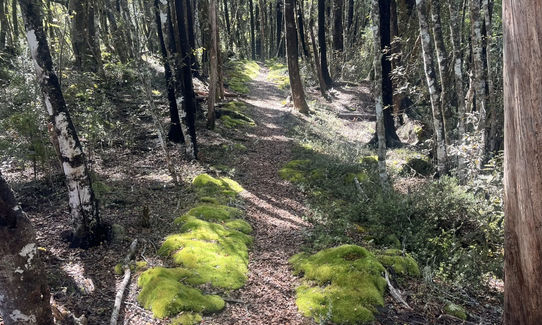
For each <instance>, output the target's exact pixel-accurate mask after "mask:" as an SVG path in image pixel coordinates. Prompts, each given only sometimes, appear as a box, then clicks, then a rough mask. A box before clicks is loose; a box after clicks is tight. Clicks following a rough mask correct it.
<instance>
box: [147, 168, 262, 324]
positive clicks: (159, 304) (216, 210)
mask: <svg viewBox="0 0 542 325" xmlns="http://www.w3.org/2000/svg"><path fill="white" fill-rule="evenodd" d="M193 186H194V189H195V191H196V192H197V194H198V196H199V198H200V201H202V202H205V203H200V204H199V205H197V206H196V207H194V208H192V209H190V210H189V211H188V212H187V213H186V214H184V215H182V216H181V217H178V218H177V219H175V221H174V224H175V225H176V227H177V229H178V232H177V233H175V234H172V235H170V236H168V237H167V238H166V240H165V241H164V243H163V244H162V247H161V248H160V249H159V251H158V253H159V254H161V255H163V256H167V257H169V258H171V260H172V262H173V264H175V265H176V266H177V267H174V268H164V267H155V268H152V269H149V270H147V271H145V272H143V273H142V275H141V276H140V277H139V279H138V285H139V287H140V288H141V293H140V294H139V297H138V301H139V302H140V303H141V304H142V305H143V307H145V308H147V309H151V310H152V312H153V314H154V315H155V316H156V317H160V318H163V317H169V316H174V315H177V314H179V313H181V312H182V314H181V315H179V316H178V317H177V318H175V319H174V320H173V324H195V323H199V322H201V319H202V318H201V315H200V314H205V313H212V312H216V311H219V310H221V309H223V308H224V306H225V303H224V300H223V299H222V298H220V297H219V296H217V295H205V294H203V293H202V292H201V291H200V290H199V289H197V288H198V286H200V285H205V286H212V287H213V288H216V289H219V290H218V291H221V290H222V291H229V290H234V289H238V288H241V287H242V286H243V285H244V284H245V282H246V280H247V273H248V248H249V246H250V245H251V244H252V237H251V236H250V235H249V234H250V233H251V232H252V227H251V226H250V225H249V224H248V223H247V222H246V221H244V220H241V219H239V217H241V216H242V214H243V213H242V211H241V210H240V209H238V208H234V207H230V206H226V205H221V204H219V202H222V203H223V202H224V201H225V199H232V198H235V197H236V196H237V195H238V193H240V192H242V191H243V188H242V187H241V186H240V185H239V184H238V183H236V182H235V181H233V180H231V179H228V178H214V177H211V176H209V175H207V174H202V175H199V176H198V177H196V178H195V179H194V181H193Z"/></svg>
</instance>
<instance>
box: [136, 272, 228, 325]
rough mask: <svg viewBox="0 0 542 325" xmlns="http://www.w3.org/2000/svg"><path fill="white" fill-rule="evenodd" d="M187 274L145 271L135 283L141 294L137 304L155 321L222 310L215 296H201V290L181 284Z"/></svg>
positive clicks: (219, 299)
mask: <svg viewBox="0 0 542 325" xmlns="http://www.w3.org/2000/svg"><path fill="white" fill-rule="evenodd" d="M187 274H189V272H188V271H186V270H183V269H178V268H175V269H167V268H162V267H156V268H152V269H150V270H147V271H145V272H144V273H143V274H142V275H141V276H140V277H139V279H138V286H139V287H140V288H141V292H140V294H139V296H138V298H137V299H138V302H139V303H140V304H141V305H142V306H143V307H145V308H147V309H150V310H152V313H153V315H154V316H155V317H158V318H164V317H168V316H173V315H176V314H178V313H180V312H182V311H193V312H197V313H212V312H217V311H219V310H222V309H223V308H224V305H225V303H224V300H222V298H220V297H219V296H217V295H204V294H202V293H201V291H200V290H198V289H195V288H192V287H189V286H187V285H184V284H182V283H181V282H180V281H181V279H183V278H184V277H185V276H186V275H187Z"/></svg>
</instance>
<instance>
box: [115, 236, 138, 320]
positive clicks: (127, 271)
mask: <svg viewBox="0 0 542 325" xmlns="http://www.w3.org/2000/svg"><path fill="white" fill-rule="evenodd" d="M136 247H137V239H134V241H133V242H132V244H131V245H130V250H129V251H128V255H126V257H125V258H124V263H123V267H124V278H123V279H122V282H121V284H120V287H119V290H118V291H117V295H116V296H115V305H114V306H113V313H111V322H110V324H111V325H117V321H118V319H119V313H120V307H121V305H122V297H123V296H124V291H125V290H126V286H127V285H128V282H130V276H131V275H132V270H130V260H131V259H132V257H133V256H134V255H135V251H136Z"/></svg>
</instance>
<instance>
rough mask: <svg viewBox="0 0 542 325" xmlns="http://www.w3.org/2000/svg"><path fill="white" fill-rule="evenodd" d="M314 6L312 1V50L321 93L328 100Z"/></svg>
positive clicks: (310, 25) (310, 15)
mask: <svg viewBox="0 0 542 325" xmlns="http://www.w3.org/2000/svg"><path fill="white" fill-rule="evenodd" d="M313 4H314V0H311V8H310V10H309V17H310V20H309V30H310V34H311V43H312V49H313V51H312V52H313V54H314V65H315V66H316V73H317V78H318V83H319V84H320V93H321V94H322V96H323V97H324V98H327V94H326V91H327V86H326V82H325V80H324V75H323V74H322V66H321V65H320V57H318V48H317V45H316V38H315V37H314V19H313V18H312V17H313V15H312V8H313V7H314V6H313Z"/></svg>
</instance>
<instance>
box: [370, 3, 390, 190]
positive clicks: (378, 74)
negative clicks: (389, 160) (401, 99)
mask: <svg viewBox="0 0 542 325" xmlns="http://www.w3.org/2000/svg"><path fill="white" fill-rule="evenodd" d="M378 2H379V1H378V0H372V8H373V10H372V14H373V17H372V18H373V24H374V26H373V37H374V51H375V57H374V61H373V66H374V71H375V83H374V84H375V85H374V98H375V112H376V136H377V142H378V150H377V152H378V174H379V176H380V183H381V185H382V186H383V187H384V186H386V184H387V183H388V173H387V172H386V130H385V126H384V112H383V111H384V109H383V105H382V103H383V101H382V99H383V96H382V95H383V93H382V82H381V80H382V48H381V39H380V24H381V17H380V6H379V4H378Z"/></svg>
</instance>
